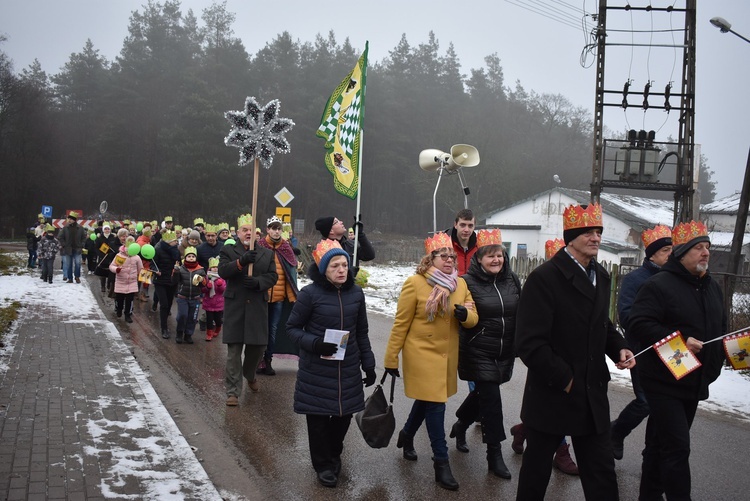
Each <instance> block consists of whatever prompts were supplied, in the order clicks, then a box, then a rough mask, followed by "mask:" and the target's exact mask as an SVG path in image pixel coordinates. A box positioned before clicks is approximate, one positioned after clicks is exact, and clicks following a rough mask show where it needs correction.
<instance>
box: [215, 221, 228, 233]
mask: <svg viewBox="0 0 750 501" xmlns="http://www.w3.org/2000/svg"><path fill="white" fill-rule="evenodd" d="M216 226H217V228H218V230H219V233H221V232H222V231H223V230H227V231H229V223H219V224H217V225H216Z"/></svg>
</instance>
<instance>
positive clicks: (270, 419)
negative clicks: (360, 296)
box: [88, 276, 750, 501]
mask: <svg viewBox="0 0 750 501" xmlns="http://www.w3.org/2000/svg"><path fill="white" fill-rule="evenodd" d="M88 278H89V281H90V282H91V285H92V290H93V291H94V295H95V296H97V297H99V296H100V294H99V292H98V290H99V289H98V282H94V277H91V276H89V277H88ZM100 301H101V302H102V306H103V309H104V311H105V313H106V314H107V315H109V316H111V317H112V320H113V321H114V322H115V324H116V325H117V326H118V327H119V329H120V331H121V332H122V334H123V336H124V337H125V338H126V340H128V341H130V342H131V343H132V345H133V352H134V354H135V355H136V357H137V359H138V361H139V362H140V364H141V366H142V367H143V368H144V369H145V370H146V371H147V373H149V374H150V378H151V382H152V384H153V386H154V387H155V389H156V391H157V393H158V394H159V396H160V397H161V399H162V401H163V402H164V404H165V406H166V407H167V409H168V410H169V412H170V414H171V415H172V416H173V418H174V420H175V422H176V423H177V425H178V426H179V428H180V430H181V431H182V433H183V435H184V436H185V437H186V439H187V440H188V442H189V443H190V444H191V446H193V447H194V448H195V450H196V455H197V456H198V458H199V459H200V460H201V462H202V464H203V466H204V468H205V469H206V471H207V472H208V475H209V477H210V478H211V480H212V481H213V482H214V484H215V485H216V487H217V488H218V489H219V490H220V491H221V492H222V493H223V494H226V495H227V497H230V498H233V499H238V497H237V496H241V497H240V498H239V499H242V498H244V499H251V500H255V499H258V500H260V499H264V500H269V499H286V500H297V499H299V500H303V499H304V500H309V499H331V498H332V497H333V496H335V498H336V499H342V500H344V499H347V500H348V499H352V500H354V499H356V500H365V499H373V500H375V499H377V500H388V499H393V500H403V499H410V500H411V499H414V500H419V499H445V498H450V499H456V500H464V499H465V500H471V501H477V500H484V499H515V491H516V482H517V476H518V471H519V469H520V465H521V457H522V456H520V455H517V454H515V453H513V452H512V450H511V449H510V443H509V441H506V442H504V443H503V452H504V457H505V460H506V463H507V464H508V467H509V469H510V471H511V473H512V474H513V479H511V480H503V479H499V478H496V477H494V476H493V475H491V474H488V473H487V463H486V460H485V454H484V452H485V451H484V445H483V444H482V443H481V432H480V429H479V427H478V426H472V427H471V428H470V429H469V431H468V433H467V438H468V443H469V447H470V449H471V451H470V452H469V453H468V454H464V453H461V452H458V451H457V450H456V449H455V444H454V441H453V440H452V439H449V446H450V460H451V467H452V470H453V473H454V476H455V477H456V479H457V480H458V482H459V483H460V485H461V487H460V489H459V490H458V491H457V492H449V491H445V490H443V489H441V488H440V487H438V486H437V484H436V483H435V481H434V477H433V469H432V461H431V460H430V455H431V454H430V446H429V440H428V438H427V432H426V431H425V429H424V427H423V428H422V429H421V430H420V432H419V434H418V435H417V437H416V439H415V445H416V449H417V453H418V454H419V460H418V461H416V462H410V461H405V460H404V459H403V458H402V457H401V451H400V450H399V449H396V447H395V437H394V438H393V439H392V441H391V446H390V447H388V448H386V449H371V448H369V447H368V446H367V445H366V444H365V442H364V440H363V439H362V436H361V435H360V433H359V429H358V428H357V426H356V424H355V423H354V422H352V427H351V428H350V430H349V434H348V435H347V438H346V441H345V449H344V454H343V458H342V459H343V469H342V473H341V476H340V481H339V486H338V487H337V488H336V489H328V488H324V487H320V486H319V485H318V483H317V482H316V479H315V474H314V472H313V469H312V466H311V464H310V458H309V454H308V446H307V434H306V429H305V420H304V416H300V415H297V414H295V413H294V412H293V411H292V398H293V391H294V383H295V379H296V366H297V362H296V361H294V360H282V359H274V368H275V369H276V371H277V375H276V376H271V377H269V376H258V377H259V378H260V383H261V391H260V393H257V394H250V393H249V392H247V391H246V392H245V393H243V395H242V396H241V397H240V405H239V406H238V407H236V408H228V407H226V406H225V404H224V399H225V394H224V386H223V384H224V383H223V376H224V357H225V354H226V347H225V346H224V345H223V344H221V343H220V342H217V341H218V340H214V341H212V342H210V343H207V342H205V341H204V340H203V337H202V336H200V335H199V334H200V333H198V332H196V336H195V339H196V342H195V344H194V345H184V344H183V345H177V344H176V343H175V342H174V338H173V339H170V340H168V341H165V340H163V339H162V338H161V336H160V335H159V327H158V316H157V314H156V313H152V312H151V311H150V308H149V306H150V303H141V302H136V303H137V304H136V313H135V315H134V320H135V323H133V324H131V325H128V324H126V323H124V322H122V320H121V319H116V318H114V314H113V311H112V310H113V300H111V299H108V298H104V299H100ZM175 315H176V310H175V311H174V313H173V316H172V317H170V322H174V318H175ZM369 321H370V338H371V341H372V345H373V349H374V351H375V354H376V357H377V358H376V359H377V361H378V374H379V376H380V375H382V370H383V368H382V360H383V354H384V350H385V345H386V342H387V339H388V334H389V332H390V327H391V323H392V320H391V319H390V318H387V317H385V316H383V315H379V314H371V315H370V316H369ZM525 372H526V370H525V367H524V366H523V364H522V363H521V362H520V361H517V363H516V369H515V374H514V375H513V378H512V380H511V381H510V382H509V383H507V384H505V385H503V387H502V395H503V405H504V412H505V419H504V421H505V427H506V433H508V435H510V433H509V432H508V429H509V428H510V426H512V425H513V424H515V423H516V422H517V417H518V415H519V411H520V402H521V396H522V393H523V383H524V380H525ZM369 392H370V390H369V389H368V390H366V393H367V394H369ZM467 393H468V388H467V387H466V384H464V383H460V385H459V393H458V394H457V395H455V396H454V397H452V398H451V399H450V400H449V402H448V412H447V414H446V430H448V429H449V427H450V425H451V424H452V423H453V420H454V418H453V416H454V413H455V410H456V409H457V407H458V405H459V404H460V403H461V401H462V400H463V398H464V397H465V396H466V394H467ZM631 398H632V393H631V392H630V391H629V390H628V389H627V388H623V387H619V386H616V385H611V386H610V403H611V407H612V414H613V415H615V416H616V415H617V413H619V411H620V410H621V409H622V408H623V407H624V406H625V405H626V404H627V403H628V402H629V401H630V399H631ZM411 403H412V402H411V400H409V399H407V398H406V397H405V396H404V394H403V386H402V381H401V380H398V381H397V383H396V398H395V403H394V406H395V414H396V427H397V430H398V429H400V427H401V426H403V423H404V420H405V419H406V416H407V414H408V411H409V409H410V406H411ZM550 412H551V413H553V412H554V409H550ZM644 430H645V423H644V424H642V425H641V426H640V427H639V428H638V429H636V430H635V431H634V432H633V434H632V435H631V436H630V437H628V439H627V440H626V442H625V457H624V459H623V460H622V461H618V462H617V473H618V482H619V486H620V497H621V499H623V500H635V499H637V493H638V483H639V478H640V468H641V461H640V459H641V456H640V451H641V449H642V444H643V434H644ZM748 437H750V422H748V421H742V420H739V419H737V418H735V417H732V416H729V415H722V414H718V413H711V412H707V411H701V410H700V409H699V412H698V415H697V417H696V419H695V423H694V425H693V430H692V450H693V452H692V457H691V458H692V473H693V499H695V500H715V499H722V500H739V499H747V492H746V489H747V488H746V484H747V472H748V467H747V461H746V457H747V445H746V441H747V439H748ZM232 496H234V497H232ZM547 499H549V500H578V499H583V491H582V490H581V487H580V481H579V480H578V477H571V476H568V475H565V474H563V473H561V472H559V471H556V470H554V471H553V474H552V478H551V480H550V483H549V487H548V490H547Z"/></svg>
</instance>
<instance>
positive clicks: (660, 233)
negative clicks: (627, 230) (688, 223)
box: [641, 224, 672, 248]
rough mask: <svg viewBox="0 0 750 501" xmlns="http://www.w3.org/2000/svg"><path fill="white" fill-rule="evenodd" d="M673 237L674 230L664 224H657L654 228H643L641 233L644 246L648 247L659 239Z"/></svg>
mask: <svg viewBox="0 0 750 501" xmlns="http://www.w3.org/2000/svg"><path fill="white" fill-rule="evenodd" d="M671 237H672V230H670V229H669V227H668V226H664V225H663V224H657V225H656V226H654V227H653V228H649V229H647V230H643V233H641V240H642V241H643V247H644V248H645V247H648V246H649V245H651V244H652V243H654V242H656V241H657V240H660V239H662V238H671Z"/></svg>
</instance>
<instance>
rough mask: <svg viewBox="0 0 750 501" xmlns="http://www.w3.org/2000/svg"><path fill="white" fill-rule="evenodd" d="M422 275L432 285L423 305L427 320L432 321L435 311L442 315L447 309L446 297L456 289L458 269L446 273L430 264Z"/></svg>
mask: <svg viewBox="0 0 750 501" xmlns="http://www.w3.org/2000/svg"><path fill="white" fill-rule="evenodd" d="M424 277H425V278H426V279H427V283H428V284H430V285H432V286H433V287H432V292H430V296H429V297H428V298H427V304H426V305H425V312H426V313H427V321H428V322H432V321H433V320H435V313H438V314H439V315H440V316H441V317H444V316H445V312H446V311H448V298H449V297H450V295H451V293H452V292H453V291H455V290H456V284H457V283H458V271H456V270H453V273H451V274H450V275H446V274H445V273H443V272H442V271H440V270H438V269H437V268H435V267H434V266H430V269H428V270H427V271H425V272H424Z"/></svg>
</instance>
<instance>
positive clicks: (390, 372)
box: [385, 367, 401, 377]
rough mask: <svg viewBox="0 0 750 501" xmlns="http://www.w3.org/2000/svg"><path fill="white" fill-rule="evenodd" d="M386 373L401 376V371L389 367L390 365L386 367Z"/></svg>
mask: <svg viewBox="0 0 750 501" xmlns="http://www.w3.org/2000/svg"><path fill="white" fill-rule="evenodd" d="M385 373H386V374H390V375H391V376H393V377H401V373H400V372H399V371H398V369H389V368H388V367H386V368H385Z"/></svg>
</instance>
